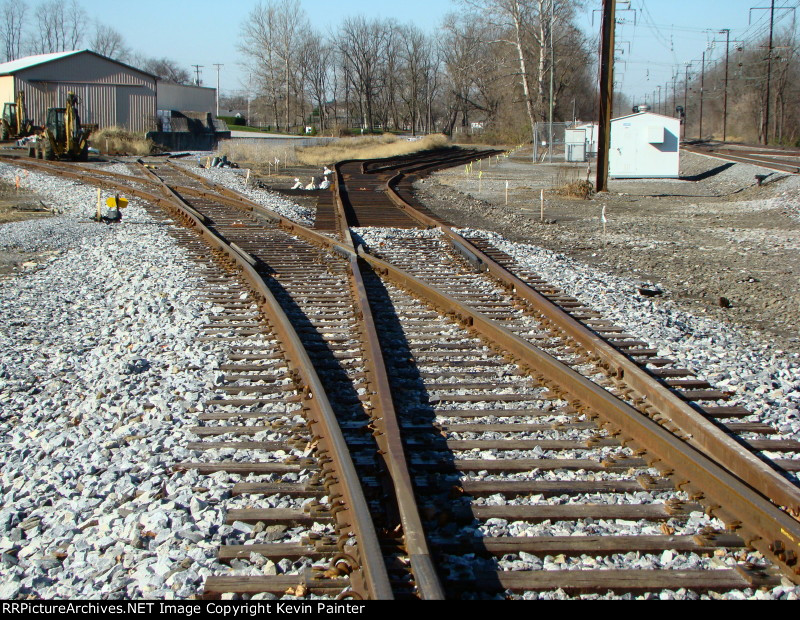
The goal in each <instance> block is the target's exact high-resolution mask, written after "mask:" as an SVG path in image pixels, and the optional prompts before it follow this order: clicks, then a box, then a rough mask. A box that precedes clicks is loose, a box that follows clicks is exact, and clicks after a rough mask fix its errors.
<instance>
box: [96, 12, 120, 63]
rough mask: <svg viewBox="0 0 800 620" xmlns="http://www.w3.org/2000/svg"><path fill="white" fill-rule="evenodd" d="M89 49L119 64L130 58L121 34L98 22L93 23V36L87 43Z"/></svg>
mask: <svg viewBox="0 0 800 620" xmlns="http://www.w3.org/2000/svg"><path fill="white" fill-rule="evenodd" d="M89 49H91V50H92V51H95V52H97V53H98V54H102V55H103V56H106V57H107V58H113V59H114V60H119V61H120V62H124V61H126V60H127V59H128V57H129V56H130V50H129V49H128V48H127V46H126V45H125V39H124V38H123V36H122V34H121V33H120V32H119V31H118V30H115V29H114V28H112V27H110V26H105V25H104V24H101V23H100V22H96V23H95V28H94V35H92V40H91V41H89Z"/></svg>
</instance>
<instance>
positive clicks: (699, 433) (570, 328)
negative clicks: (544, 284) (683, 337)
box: [387, 175, 800, 515]
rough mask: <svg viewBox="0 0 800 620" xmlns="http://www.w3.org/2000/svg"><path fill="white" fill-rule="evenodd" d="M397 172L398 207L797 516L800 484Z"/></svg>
mask: <svg viewBox="0 0 800 620" xmlns="http://www.w3.org/2000/svg"><path fill="white" fill-rule="evenodd" d="M400 176H401V175H397V176H395V177H394V178H393V179H392V180H390V181H389V182H388V183H387V193H388V195H389V197H390V198H391V199H392V201H393V202H395V204H396V205H397V206H398V207H401V208H403V209H405V210H406V212H407V213H408V214H409V215H410V216H412V217H414V218H415V219H417V220H418V221H419V222H421V223H424V224H426V225H428V226H431V227H438V228H439V229H440V230H441V231H442V232H443V234H444V235H445V236H446V237H447V239H449V240H450V241H451V243H458V244H461V245H462V247H464V248H466V249H467V250H468V251H469V252H470V253H472V254H473V255H474V256H475V257H476V258H477V260H478V261H479V262H480V263H481V264H482V265H484V266H485V268H486V269H487V270H488V271H489V272H490V273H491V274H492V275H493V276H494V277H495V278H496V279H497V280H499V281H500V282H501V284H502V285H503V286H505V287H506V288H508V289H509V290H511V291H513V292H514V293H515V294H516V295H517V296H519V297H521V298H522V299H524V300H525V301H526V302H528V303H530V304H531V306H532V307H533V308H534V309H535V310H536V311H538V312H540V313H541V314H542V315H543V316H544V317H545V318H546V319H547V320H549V321H551V322H552V323H553V324H554V325H556V326H558V328H560V329H561V330H563V331H564V333H565V334H566V335H567V336H568V337H570V338H572V339H573V340H575V341H576V342H577V343H578V344H580V345H581V346H582V347H584V348H585V349H586V350H587V351H589V352H590V353H591V354H592V355H594V356H596V360H595V361H596V362H599V363H600V364H602V365H603V366H604V367H605V368H606V369H607V370H608V371H610V373H611V375H612V377H616V378H617V379H618V380H624V381H625V384H626V385H627V386H628V387H630V388H631V389H632V390H635V391H636V392H638V393H639V396H640V397H641V398H642V400H643V404H642V409H644V410H645V411H652V410H655V411H657V412H658V413H659V414H661V415H662V416H664V417H666V418H667V419H668V420H669V421H670V422H671V423H672V424H674V425H675V426H676V427H677V428H678V429H680V431H681V432H682V433H683V434H684V435H685V437H686V441H688V442H689V443H691V444H692V445H694V446H696V447H698V448H699V449H701V450H703V452H704V453H706V454H708V455H710V456H711V457H712V458H714V459H715V460H717V461H718V462H719V463H720V464H721V465H723V466H724V467H726V468H727V469H729V470H730V471H731V472H732V473H734V474H735V475H737V476H739V477H740V478H741V479H742V480H744V481H745V482H746V483H747V484H749V485H751V486H752V487H753V488H755V489H758V490H759V491H760V492H761V493H762V494H763V495H764V496H765V497H768V498H770V499H771V500H772V501H773V502H775V503H776V504H779V505H781V506H784V507H785V508H786V509H787V510H788V511H790V512H791V513H793V514H795V515H800V489H798V488H797V486H795V485H794V484H792V483H791V482H790V481H789V480H787V479H786V478H784V477H783V476H782V475H781V474H780V473H779V472H778V471H776V470H775V469H773V468H772V467H771V466H770V465H769V464H768V463H766V462H765V461H763V460H761V459H760V458H759V457H758V456H757V455H756V454H754V453H753V452H750V451H749V450H744V449H742V446H741V444H740V443H738V442H737V441H736V440H735V439H734V438H733V437H731V436H730V435H728V434H727V433H726V432H725V431H723V430H722V429H720V428H719V427H718V426H716V425H714V424H713V423H712V422H710V421H709V420H708V419H706V418H705V417H703V416H701V415H700V414H699V413H698V412H697V411H696V410H695V409H694V408H692V407H691V406H690V405H689V404H688V403H686V402H685V401H683V400H681V399H680V398H679V397H678V396H677V395H676V394H674V393H673V392H672V391H670V390H669V389H668V388H667V387H665V386H664V385H662V384H661V383H659V382H658V381H656V380H655V379H654V378H653V377H652V376H651V375H650V374H649V373H648V372H647V371H646V370H645V369H643V368H641V367H640V366H639V365H638V364H637V363H636V362H634V361H632V360H631V359H630V358H628V357H627V356H625V355H624V354H622V353H620V352H619V351H618V350H617V349H615V348H614V347H612V346H611V345H609V344H608V343H607V342H605V341H604V340H602V339H601V338H600V337H599V336H597V334H595V333H594V332H592V331H591V330H590V329H588V328H587V327H586V326H585V325H583V324H582V323H581V322H579V321H578V320H576V319H574V318H573V317H571V316H570V315H568V314H567V313H565V312H564V311H563V310H562V309H561V308H559V307H558V306H557V305H556V304H555V303H553V302H552V301H550V300H549V299H547V298H546V297H545V296H544V295H542V294H541V293H539V292H538V291H536V290H534V289H533V288H531V287H530V286H529V285H527V284H526V283H525V282H523V281H522V280H520V279H519V278H517V277H516V276H514V275H513V274H512V273H510V272H509V271H508V270H507V269H505V268H504V267H502V266H501V265H499V264H498V263H497V262H496V261H494V260H493V259H491V258H490V257H488V256H487V255H486V254H484V253H483V252H481V250H479V249H478V248H477V247H475V246H474V245H473V244H472V243H471V242H470V241H469V240H467V239H465V238H464V237H462V236H461V235H459V234H457V233H456V232H454V231H453V230H452V229H451V228H450V227H448V226H443V225H440V224H438V223H437V222H435V220H432V219H431V218H429V217H427V216H426V215H425V214H423V213H420V212H419V211H417V210H416V209H414V208H413V207H412V206H410V205H408V204H406V203H405V201H403V199H402V198H400V196H399V195H398V194H397V193H396V192H395V191H394V189H393V186H394V185H396V183H397V181H399V177H400Z"/></svg>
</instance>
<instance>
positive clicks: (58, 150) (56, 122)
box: [30, 93, 93, 161]
mask: <svg viewBox="0 0 800 620" xmlns="http://www.w3.org/2000/svg"><path fill="white" fill-rule="evenodd" d="M92 129H93V127H90V126H87V125H81V119H80V116H79V115H78V97H77V96H76V95H75V93H68V94H67V104H66V107H65V108H50V109H48V110H47V122H46V123H45V126H44V129H42V132H41V133H40V134H39V135H38V136H37V138H36V142H35V143H34V144H33V145H32V146H31V148H30V154H31V155H32V156H34V157H37V158H39V159H47V160H51V161H52V160H54V159H71V160H73V161H87V160H88V159H89V136H90V135H91V133H92Z"/></svg>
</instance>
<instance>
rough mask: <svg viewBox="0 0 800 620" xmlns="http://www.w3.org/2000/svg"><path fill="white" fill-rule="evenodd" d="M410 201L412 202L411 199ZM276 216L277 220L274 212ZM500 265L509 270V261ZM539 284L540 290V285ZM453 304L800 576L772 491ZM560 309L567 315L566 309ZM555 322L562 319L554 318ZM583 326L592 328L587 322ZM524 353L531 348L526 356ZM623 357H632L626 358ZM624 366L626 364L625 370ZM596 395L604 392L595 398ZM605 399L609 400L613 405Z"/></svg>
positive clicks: (332, 244) (417, 286)
mask: <svg viewBox="0 0 800 620" xmlns="http://www.w3.org/2000/svg"><path fill="white" fill-rule="evenodd" d="M392 194H393V193H392V192H390V194H389V195H390V196H391V195H392ZM150 196H152V195H150ZM154 198H155V201H156V202H157V203H159V202H169V201H166V200H165V199H161V198H159V197H157V196H155V197H154ZM170 204H171V203H170ZM398 206H400V205H398ZM245 208H248V209H250V208H252V205H247V206H246V207H245ZM403 208H408V207H407V206H405V207H403ZM253 210H254V211H256V212H257V213H258V212H261V213H262V214H264V215H265V216H266V217H269V218H270V219H273V218H274V217H275V214H274V213H272V212H270V211H269V210H268V209H265V208H263V207H259V208H254V209H253ZM278 220H281V225H282V227H283V226H284V222H290V221H289V220H285V218H281V217H278ZM273 221H275V220H274V219H273ZM288 229H289V230H290V231H294V232H295V233H296V234H298V235H299V236H302V237H304V238H306V239H308V240H310V241H312V242H315V243H317V244H319V245H322V246H324V247H326V248H328V249H330V250H331V251H335V252H337V253H339V254H347V255H349V254H351V253H352V250H351V249H350V248H348V247H347V246H345V244H343V243H342V242H340V241H337V240H334V239H331V238H330V237H326V236H324V235H320V234H319V233H316V232H315V231H312V230H309V229H307V228H305V227H302V226H300V225H299V224H295V223H293V222H291V223H289V225H288ZM453 234H455V233H453ZM458 238H459V239H460V240H461V241H462V242H463V243H465V244H467V247H470V246H471V244H470V243H469V242H468V241H467V240H465V239H463V238H461V237H458ZM475 251H476V256H480V255H481V254H482V253H480V252H479V251H478V250H477V248H475ZM359 254H360V256H361V258H362V259H363V260H365V261H366V262H367V263H369V264H370V265H372V266H373V268H375V269H377V271H378V273H382V274H393V275H394V277H398V278H399V279H400V282H404V283H406V284H408V286H409V287H411V288H410V290H412V292H414V291H415V290H416V291H417V293H416V294H419V295H420V296H422V297H424V298H426V299H431V300H438V301H439V303H442V302H444V305H445V306H447V305H449V304H457V302H455V301H454V300H452V299H450V298H448V297H447V296H446V295H443V294H441V293H438V292H436V291H435V289H432V288H431V287H428V286H427V285H424V284H422V283H421V282H418V281H416V280H414V279H413V278H411V277H410V276H407V275H405V274H403V275H402V276H401V275H399V274H402V272H400V270H397V269H396V268H394V267H392V266H391V265H389V264H388V263H385V262H383V261H379V260H378V259H376V258H374V257H371V256H370V255H369V254H368V253H367V252H366V251H365V250H364V248H363V247H361V248H359ZM484 262H485V264H486V265H487V266H488V265H490V264H491V263H492V262H493V261H490V260H489V259H488V257H486V259H485V261H484ZM498 267H499V266H498ZM500 269H501V270H502V268H500ZM502 271H504V270H502ZM519 284H520V285H521V286H520V287H519V288H518V289H517V290H518V291H519V290H523V289H524V288H526V287H527V285H524V283H522V282H521V281H520V282H519ZM532 292H534V293H535V291H532ZM537 295H538V294H537ZM548 305H550V306H553V304H552V302H550V301H549V300H547V301H546V303H545V304H544V306H543V309H544V308H547V306H548ZM450 308H451V309H450V310H446V312H450V313H452V314H453V315H454V316H458V317H461V318H462V319H463V320H464V322H465V323H467V324H469V325H470V326H472V327H476V326H480V327H484V328H486V329H487V331H488V332H489V333H492V334H493V335H494V336H495V337H499V338H500V339H501V340H503V341H506V340H508V342H507V343H508V344H509V349H508V350H509V351H510V353H511V354H512V355H514V356H515V357H516V358H517V359H518V360H520V361H521V363H523V364H525V365H526V366H527V367H528V370H529V372H531V373H533V374H534V375H535V376H536V375H538V374H542V378H543V379H545V378H546V376H545V375H544V374H543V373H542V369H541V368H538V366H539V364H540V362H542V361H543V360H544V361H545V362H548V361H552V362H555V364H554V365H553V364H552V363H551V364H544V366H543V367H544V368H546V369H547V370H548V371H552V372H554V373H555V376H557V377H559V378H560V379H568V380H569V381H572V380H573V379H574V380H575V381H577V383H576V386H577V387H568V388H566V389H563V388H559V387H558V386H556V389H557V390H560V391H562V392H564V393H567V394H572V393H573V392H574V393H575V396H576V397H577V398H578V401H577V403H576V404H577V405H581V402H582V401H581V400H580V399H581V397H583V398H587V402H586V403H585V404H584V405H589V406H590V407H591V411H590V413H592V414H593V415H597V416H599V417H603V418H606V419H607V420H608V422H607V423H608V424H611V425H613V426H614V428H615V429H618V431H619V432H620V433H622V434H624V435H626V436H628V437H630V438H631V440H632V441H631V442H629V445H630V444H633V445H635V446H639V447H641V448H643V449H645V450H646V451H647V452H648V453H651V454H653V455H655V460H654V461H653V462H654V463H655V464H659V463H660V467H661V469H663V470H664V471H665V472H666V473H667V474H669V475H670V476H671V478H672V479H673V481H675V482H676V484H677V486H678V487H680V488H683V489H686V490H690V491H691V492H694V493H697V494H698V497H701V496H704V497H705V503H706V505H707V506H710V508H709V511H710V513H711V514H714V515H715V516H718V517H719V518H721V519H723V521H725V522H726V523H728V524H729V526H731V527H732V528H733V529H737V530H739V531H740V533H741V534H742V536H743V537H745V538H746V539H747V541H748V542H749V543H750V544H752V545H753V546H754V547H755V548H757V549H758V550H759V551H761V552H762V553H763V554H764V555H765V556H767V557H768V558H769V559H770V560H771V561H773V562H774V563H775V564H777V565H778V566H780V568H781V569H782V570H783V571H784V573H785V574H786V575H787V576H789V578H790V579H792V580H793V581H795V582H800V576H799V573H800V567H798V566H797V558H798V557H800V523H798V522H797V521H796V520H794V519H792V518H791V516H790V515H788V514H786V513H785V512H783V511H782V510H780V509H779V508H778V507H777V506H775V505H774V504H773V503H771V501H769V500H768V499H767V497H768V496H767V497H765V496H764V495H762V494H760V492H757V491H756V490H754V489H753V488H751V486H749V485H748V484H746V483H745V482H743V481H742V480H741V479H740V478H738V477H737V476H736V475H733V474H732V473H731V472H730V471H728V470H727V469H725V468H724V466H723V465H721V464H719V463H718V462H716V460H712V459H715V458H716V457H714V456H713V455H710V454H709V455H708V456H706V454H708V452H707V451H705V450H702V449H696V448H694V447H693V446H691V445H689V444H687V443H686V442H684V441H681V440H680V439H679V438H677V437H676V436H675V435H673V434H672V433H669V432H668V431H666V430H665V429H664V428H662V427H661V426H659V425H658V424H657V423H655V422H654V421H653V420H650V419H649V418H647V417H646V416H645V415H643V414H642V413H640V412H639V411H637V410H635V409H633V408H632V407H630V406H629V405H627V404H625V403H623V402H622V401H619V400H618V399H616V398H615V397H614V396H612V395H610V394H609V393H608V392H606V391H605V390H602V389H601V388H599V387H597V386H596V385H594V384H592V383H591V382H589V381H588V380H586V379H584V378H583V377H582V376H580V375H577V374H576V373H574V371H572V370H571V369H569V368H566V367H563V365H561V364H560V363H558V362H557V361H555V360H554V359H553V358H551V357H550V356H548V355H547V354H546V353H544V352H542V351H540V350H538V349H536V348H535V347H533V345H531V344H530V343H528V342H527V341H523V340H521V339H519V338H518V337H517V336H515V335H514V334H512V333H510V332H508V331H507V330H505V329H504V328H502V327H501V326H499V325H497V324H494V322H493V321H491V320H489V319H486V318H485V317H482V316H481V315H480V314H479V313H477V312H475V311H473V310H470V309H468V308H467V307H466V306H463V305H461V304H458V306H457V307H454V306H450ZM551 310H552V311H555V310H556V308H555V307H553V308H551ZM559 313H560V314H562V315H563V313H561V311H560V310H559ZM555 318H557V319H558V323H561V322H563V321H567V325H568V326H569V322H574V323H575V324H576V325H577V326H580V327H583V326H582V325H581V324H580V323H578V322H577V321H575V320H574V319H572V318H571V317H567V316H566V315H564V316H556V317H555ZM555 322H556V321H554V323H555ZM583 329H586V328H585V327H583ZM586 331H587V332H588V334H589V335H591V336H593V337H595V338H596V336H594V334H593V333H592V332H589V331H588V330H586ZM521 354H524V356H523V355H521ZM527 356H532V359H533V360H534V362H533V363H526V362H525V359H526V357H527ZM624 359H626V360H627V358H624ZM611 368H617V366H615V365H612V366H611ZM637 368H638V367H637ZM624 374H625V373H624V372H623V375H624ZM595 390H596V392H595ZM594 399H598V400H597V401H595V400H594ZM593 403H594V404H593ZM598 405H599V406H598ZM606 406H608V410H606ZM692 411H693V410H692ZM634 438H635V439H634ZM745 473H746V472H745Z"/></svg>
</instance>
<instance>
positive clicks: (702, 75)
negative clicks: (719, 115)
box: [697, 50, 706, 140]
mask: <svg viewBox="0 0 800 620" xmlns="http://www.w3.org/2000/svg"><path fill="white" fill-rule="evenodd" d="M705 87H706V52H705V50H703V68H702V69H701V71H700V135H698V136H697V138H698V140H702V139H703V92H704V90H705Z"/></svg>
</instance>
